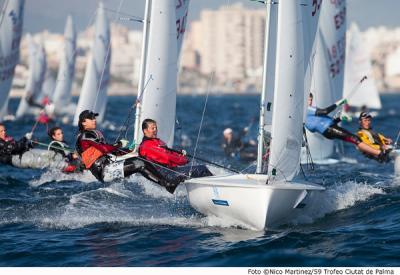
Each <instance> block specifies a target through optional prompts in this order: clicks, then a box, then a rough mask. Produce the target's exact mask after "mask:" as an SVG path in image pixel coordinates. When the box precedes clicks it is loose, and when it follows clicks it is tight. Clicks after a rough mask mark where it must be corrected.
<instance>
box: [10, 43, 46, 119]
mask: <svg viewBox="0 0 400 275" xmlns="http://www.w3.org/2000/svg"><path fill="white" fill-rule="evenodd" d="M27 40H28V44H29V76H28V80H27V83H26V85H25V93H24V95H23V96H22V97H21V100H20V103H19V106H18V109H17V113H16V118H21V117H23V116H24V115H33V114H36V113H38V111H39V108H38V107H32V106H31V105H32V103H33V104H41V102H40V99H41V98H40V97H41V92H42V86H43V82H44V80H45V75H46V69H47V60H46V51H45V49H44V46H43V41H41V42H40V43H39V44H36V43H35V41H33V38H32V37H31V36H30V35H28V36H27ZM28 101H29V102H31V103H28Z"/></svg>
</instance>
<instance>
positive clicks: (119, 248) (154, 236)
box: [0, 95, 400, 267]
mask: <svg viewBox="0 0 400 275" xmlns="http://www.w3.org/2000/svg"><path fill="white" fill-rule="evenodd" d="M382 99H383V106H384V108H383V109H382V110H381V111H379V116H378V117H377V118H375V119H374V121H373V124H374V128H375V129H376V130H377V131H380V132H382V133H384V134H385V135H387V136H389V137H392V139H395V138H396V136H397V134H398V131H399V130H400V129H399V128H400V123H399V121H400V109H399V108H398V102H399V100H400V96H398V95H385V96H383V98H382ZM134 100H135V98H134V97H110V98H109V104H108V106H107V114H106V116H105V120H106V121H105V122H104V123H101V124H99V125H98V128H99V129H103V130H104V134H105V136H106V138H107V139H108V141H109V142H110V143H111V142H114V141H115V140H116V138H117V137H118V136H120V137H124V136H125V130H124V129H125V128H124V127H122V129H123V130H122V131H120V129H121V126H123V124H124V122H125V120H126V118H127V115H128V114H129V110H130V108H131V107H132V104H133V103H134ZM17 103H18V100H16V99H14V100H11V108H12V109H13V110H14V111H15V109H16V106H17ZM205 103H206V97H205V96H179V97H178V102H177V125H176V138H175V143H176V145H177V146H182V148H185V149H186V150H187V151H188V152H190V153H192V154H193V153H194V149H195V148H196V156H198V157H201V158H205V159H208V160H209V161H211V162H215V163H218V164H220V165H223V166H227V167H230V168H233V169H237V170H246V171H249V172H252V171H254V162H252V161H250V162H248V161H241V160H238V159H230V158H227V157H225V155H224V153H223V151H222V149H221V146H220V144H221V141H222V131H223V130H224V129H225V128H226V127H230V128H233V129H234V130H236V131H240V130H242V129H243V128H244V127H246V126H250V131H249V134H248V135H247V136H245V137H244V138H245V139H255V138H256V133H257V121H258V120H257V117H258V110H259V97H258V96H228V95H222V96H210V97H209V98H208V101H207V105H206V111H205V116H204V119H203V123H202V124H201V121H202V117H201V116H202V113H203V108H204V107H205ZM321 107H322V106H321ZM133 113H134V112H133ZM131 116H132V117H131V119H130V123H128V127H127V128H128V131H127V133H126V137H127V138H128V139H131V137H132V125H133V122H132V120H133V115H131ZM34 123H35V121H34V120H33V119H25V120H22V121H14V122H6V127H7V130H8V134H9V135H13V136H14V137H16V138H18V137H21V136H22V135H23V134H24V133H26V132H29V131H31V129H32V127H33V125H34ZM53 125H54V124H51V125H49V126H53ZM57 125H59V126H61V127H62V128H63V129H64V133H65V139H66V141H67V142H68V143H70V144H71V145H74V143H75V137H76V133H77V129H76V128H75V127H72V126H71V125H68V124H62V123H58V124H57ZM159 127H162V125H159ZM345 127H346V128H348V129H351V130H352V131H356V129H357V120H356V121H355V122H353V123H351V124H347V125H345ZM46 130H47V129H46V126H45V125H39V126H38V127H37V128H36V129H35V132H34V138H35V139H37V140H39V141H41V142H45V143H46V142H48V137H47V134H46ZM199 133H200V134H199ZM344 152H345V153H344V155H341V158H342V162H340V163H338V164H334V165H329V166H316V167H315V170H310V169H307V167H304V172H305V175H306V177H307V179H308V180H309V181H312V182H315V183H319V184H322V185H323V186H325V187H326V189H327V191H326V192H325V193H324V196H323V198H322V199H321V201H320V202H319V204H318V207H315V208H314V209H310V210H309V212H307V213H305V214H304V215H302V216H299V217H297V218H296V219H295V220H294V221H293V222H292V223H291V224H287V225H283V226H281V227H279V228H277V229H274V230H267V231H262V232H255V231H251V230H247V229H246V228H241V227H239V228H238V227H237V226H236V225H235V224H232V223H230V222H229V221H226V220H222V219H218V218H215V217H204V216H203V215H201V214H199V213H197V212H196V211H195V210H194V209H193V208H191V207H190V204H189V202H188V200H187V196H186V190H185V188H184V186H179V187H178V189H177V191H176V193H175V194H174V195H171V194H169V193H168V192H166V191H165V190H164V189H162V188H160V187H159V186H157V185H155V184H153V183H151V182H149V181H147V180H145V179H144V178H143V177H140V176H132V177H130V178H128V179H125V180H121V181H115V182H112V183H101V182H98V181H96V179H95V178H94V177H93V176H92V175H91V174H90V173H89V172H85V173H83V174H72V175H71V174H69V175H67V174H63V173H61V172H59V171H56V170H53V171H49V170H30V169H23V170H22V169H17V168H14V167H10V166H4V165H3V166H0V266H178V267H179V266H398V264H399V259H400V258H399V254H400V180H399V179H396V178H394V176H393V165H392V164H380V163H377V162H375V161H373V160H369V159H366V158H364V157H363V156H362V155H361V154H360V153H359V152H358V151H356V149H355V148H354V147H353V146H351V145H348V144H345V145H344ZM210 168H211V169H212V170H213V172H214V173H218V174H220V173H223V170H222V169H220V168H215V167H210Z"/></svg>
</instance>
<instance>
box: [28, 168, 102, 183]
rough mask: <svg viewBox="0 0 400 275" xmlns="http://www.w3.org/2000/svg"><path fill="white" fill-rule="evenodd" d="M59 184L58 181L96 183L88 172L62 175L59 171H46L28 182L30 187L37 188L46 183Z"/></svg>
mask: <svg viewBox="0 0 400 275" xmlns="http://www.w3.org/2000/svg"><path fill="white" fill-rule="evenodd" d="M53 181H56V182H60V181H79V182H83V183H89V182H94V181H97V179H96V178H95V177H94V176H93V175H92V173H91V172H90V171H87V170H85V171H83V172H82V173H63V172H61V171H60V170H59V169H51V170H47V171H46V172H44V173H43V174H41V175H40V177H39V178H38V179H34V180H32V181H30V182H29V185H30V186H32V187H38V186H40V185H42V184H45V183H48V182H53Z"/></svg>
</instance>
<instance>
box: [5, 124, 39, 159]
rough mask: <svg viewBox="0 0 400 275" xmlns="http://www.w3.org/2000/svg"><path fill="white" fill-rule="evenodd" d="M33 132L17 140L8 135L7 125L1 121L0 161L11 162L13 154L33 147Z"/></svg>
mask: <svg viewBox="0 0 400 275" xmlns="http://www.w3.org/2000/svg"><path fill="white" fill-rule="evenodd" d="M31 139H32V133H26V134H25V136H24V137H23V138H21V139H20V140H18V141H16V140H14V139H13V138H12V137H10V136H7V132H6V127H5V126H4V124H3V123H0V163H3V164H10V165H11V159H12V156H13V155H22V154H23V153H25V152H26V151H28V150H29V149H31V148H32V147H33V146H32V143H31V142H30V141H31Z"/></svg>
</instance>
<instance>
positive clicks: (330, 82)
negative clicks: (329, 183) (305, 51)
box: [306, 0, 346, 162]
mask: <svg viewBox="0 0 400 275" xmlns="http://www.w3.org/2000/svg"><path fill="white" fill-rule="evenodd" d="M345 18H346V1H345V0H343V1H339V2H332V1H323V3H322V8H321V18H320V22H319V30H318V35H317V40H316V41H317V43H316V51H315V56H314V64H313V71H312V75H311V76H312V78H311V89H310V90H309V92H311V93H312V94H313V95H314V102H313V104H314V105H315V106H317V107H320V108H325V107H327V106H329V105H331V104H333V103H334V102H336V101H337V100H339V99H340V98H342V97H343V94H342V93H343V79H344V64H345V50H346V46H345V45H346V20H345ZM306 92H307V91H306ZM307 139H308V144H309V148H310V152H311V157H312V159H313V161H317V162H318V161H320V162H321V161H323V160H326V159H327V158H329V157H330V156H331V155H332V154H333V153H334V141H333V140H329V139H326V138H325V137H323V136H322V135H320V134H318V133H311V132H309V131H307Z"/></svg>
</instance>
